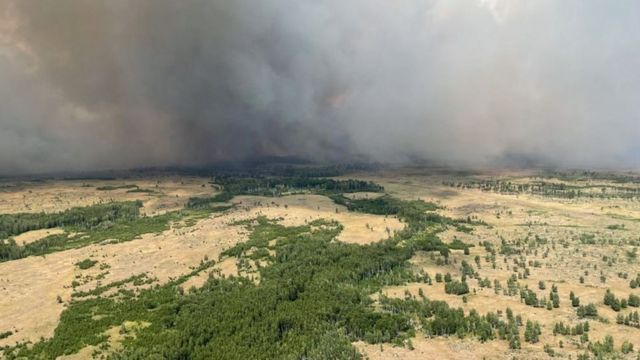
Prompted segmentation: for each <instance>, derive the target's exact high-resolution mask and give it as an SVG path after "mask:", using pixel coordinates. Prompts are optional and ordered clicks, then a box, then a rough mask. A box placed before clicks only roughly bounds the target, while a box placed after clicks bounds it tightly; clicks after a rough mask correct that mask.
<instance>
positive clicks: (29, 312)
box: [0, 169, 640, 360]
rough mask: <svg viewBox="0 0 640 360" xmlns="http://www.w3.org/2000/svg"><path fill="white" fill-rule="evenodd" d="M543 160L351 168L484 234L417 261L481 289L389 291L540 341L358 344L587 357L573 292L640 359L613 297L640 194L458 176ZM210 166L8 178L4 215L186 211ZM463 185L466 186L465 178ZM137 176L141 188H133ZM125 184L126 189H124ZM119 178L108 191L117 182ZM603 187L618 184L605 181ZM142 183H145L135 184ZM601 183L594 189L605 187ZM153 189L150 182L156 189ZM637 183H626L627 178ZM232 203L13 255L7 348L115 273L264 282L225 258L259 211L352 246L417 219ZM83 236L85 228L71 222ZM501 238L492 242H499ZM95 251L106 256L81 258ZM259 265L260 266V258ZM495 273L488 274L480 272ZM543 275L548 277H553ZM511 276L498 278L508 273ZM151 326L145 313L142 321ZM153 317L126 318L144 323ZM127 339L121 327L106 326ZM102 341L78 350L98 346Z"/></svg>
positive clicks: (624, 282)
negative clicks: (159, 174)
mask: <svg viewBox="0 0 640 360" xmlns="http://www.w3.org/2000/svg"><path fill="white" fill-rule="evenodd" d="M536 176H537V175H536V173H534V172H524V171H518V172H515V171H513V172H509V171H501V172H495V171H493V172H489V171H487V172H483V173H477V174H476V173H474V174H455V173H448V172H442V171H433V170H425V169H400V170H394V171H390V170H389V171H387V170H385V171H380V172H367V173H358V174H350V175H349V176H345V177H344V178H345V179H346V178H357V179H362V180H370V181H373V182H375V183H377V184H380V185H382V186H384V188H385V192H386V193H388V194H389V195H391V196H394V197H397V198H399V199H404V200H417V199H420V200H424V201H427V202H433V203H436V204H438V205H439V206H440V207H441V209H440V210H438V213H439V214H441V215H445V216H448V217H451V218H454V219H458V218H462V219H466V218H469V219H473V220H474V221H476V222H477V223H478V224H481V225H474V226H473V227H472V229H468V230H467V229H456V228H454V227H449V228H448V229H447V230H446V231H443V232H441V233H439V234H438V236H439V237H440V238H441V239H442V240H443V241H444V242H445V243H451V242H452V241H454V240H461V241H463V242H464V243H466V244H471V245H473V246H472V247H470V248H469V251H468V253H467V254H465V253H464V252H463V250H453V251H452V254H451V256H449V257H448V258H447V259H446V261H444V260H443V257H442V256H441V255H439V254H437V253H433V252H432V253H428V252H418V253H416V254H415V255H414V256H413V257H412V258H411V260H410V263H411V268H412V269H413V270H414V271H415V272H416V273H419V272H422V273H426V274H429V275H430V277H431V278H435V277H436V274H440V275H445V274H450V275H451V276H452V277H453V278H454V279H459V278H460V277H461V276H462V275H463V274H462V271H463V269H462V266H461V265H462V264H463V262H465V263H468V264H471V266H472V268H473V269H474V271H475V272H476V274H475V276H468V277H467V283H468V285H469V288H470V292H469V293H468V294H467V295H465V296H464V297H463V296H458V295H453V294H447V293H446V292H445V283H444V282H438V281H433V282H432V283H431V284H427V283H422V282H420V283H417V282H416V283H408V284H406V285H402V286H388V287H385V288H383V290H382V291H381V292H380V293H379V294H374V295H372V298H373V299H374V300H376V301H377V300H378V299H379V297H380V296H381V295H384V296H387V297H391V298H400V299H402V298H411V297H413V298H419V297H420V296H426V297H427V298H428V299H430V300H443V301H446V302H447V303H449V304H450V305H451V306H453V307H461V308H462V309H464V311H465V313H469V312H470V311H472V310H475V311H477V312H478V313H479V314H486V313H488V312H493V313H498V314H501V315H500V316H501V317H504V313H505V312H506V311H507V309H511V310H512V311H513V313H514V314H516V315H520V316H521V317H522V319H523V321H524V322H526V321H527V320H530V321H535V322H537V323H539V325H540V327H541V334H540V336H539V341H537V342H534V343H529V342H526V341H524V340H522V343H521V348H520V349H511V348H510V346H509V343H508V342H506V341H503V340H492V341H488V342H485V343H481V342H480V341H478V340H477V339H474V338H473V337H470V336H468V337H465V338H458V337H456V336H450V337H436V338H430V337H428V336H426V335H425V334H423V333H421V332H420V331H419V330H418V331H417V333H416V336H415V337H414V338H412V339H411V346H404V347H399V346H394V345H392V344H367V343H365V342H362V341H359V342H356V343H354V346H355V347H356V348H357V349H358V350H359V351H360V352H361V353H362V354H364V355H365V357H367V358H369V359H372V360H374V359H484V358H486V359H512V358H517V359H542V358H548V357H550V353H551V352H553V353H554V355H555V357H557V358H573V359H576V358H577V357H578V356H579V355H580V354H583V353H585V351H586V350H587V348H588V344H587V343H586V342H585V341H581V339H580V336H579V335H561V334H558V335H554V326H555V325H556V324H557V323H559V322H563V323H564V324H565V325H570V326H575V325H577V324H581V323H583V322H584V321H585V319H580V318H579V317H578V315H577V311H576V309H577V308H576V307H574V306H572V302H571V300H570V299H569V296H570V293H571V292H573V293H574V295H575V296H576V297H578V298H579V299H580V300H579V301H580V305H587V304H594V305H595V307H596V308H597V313H598V315H597V316H596V317H592V318H589V319H587V320H588V321H589V324H590V330H589V332H588V340H589V341H590V342H596V341H601V340H602V339H604V338H605V336H608V335H610V336H612V337H613V339H614V346H615V350H616V352H617V355H616V356H620V357H626V358H635V357H636V355H637V352H635V351H637V350H638V349H640V329H638V328H636V327H634V326H630V325H625V324H619V323H618V322H619V320H618V317H619V314H623V316H625V315H627V314H629V313H631V312H633V311H636V310H638V308H634V307H632V306H625V307H624V308H622V309H619V311H614V310H613V309H612V308H611V307H610V306H608V305H605V304H604V303H603V298H604V295H605V292H606V291H607V289H610V291H611V292H612V293H613V294H614V295H615V296H616V297H617V298H618V299H627V298H628V297H629V295H630V294H633V295H640V288H631V287H630V281H631V280H632V279H635V278H636V276H637V275H638V274H639V273H640V262H639V260H638V258H637V255H636V251H637V247H638V246H640V201H639V200H638V198H623V197H618V196H616V195H615V194H616V193H611V196H609V197H607V196H597V197H590V196H577V197H573V198H569V197H562V196H552V195H545V194H535V193H527V192H521V193H512V192H506V191H499V190H486V189H485V190H482V189H479V188H477V187H474V186H463V185H456V184H464V183H465V182H468V183H470V181H471V180H473V181H483V180H491V179H501V180H503V181H509V182H511V183H513V184H528V183H531V182H533V181H537V180H539V179H538V178H537V177H536ZM209 181H210V179H207V178H195V177H193V178H178V177H163V178H153V179H133V180H131V179H127V180H110V181H103V180H83V181H76V180H74V181H62V180H56V181H44V182H33V183H29V182H20V183H5V184H3V186H2V188H0V214H15V213H23V212H31V213H37V212H58V211H62V210H65V209H69V208H72V207H81V206H88V205H92V204H96V203H107V202H112V201H124V200H141V201H142V202H143V207H142V212H143V214H146V215H147V216H157V215H160V214H163V213H166V212H168V211H173V210H177V209H181V208H183V207H184V205H185V203H186V201H187V200H188V199H189V198H190V197H199V196H205V195H211V194H212V193H214V192H215V191H216V190H215V189H213V188H212V186H211V184H209V183H208V182H209ZM545 181H547V182H550V183H555V184H565V185H570V186H585V185H586V184H587V183H586V182H585V181H583V180H572V179H564V178H563V179H560V178H553V177H550V178H545ZM452 184H453V186H452ZM133 185H135V186H136V187H133ZM125 186H126V187H125ZM616 187H624V188H626V189H637V188H639V187H640V184H638V183H633V182H627V183H619V182H612V181H611V180H606V179H604V180H590V181H589V182H588V187H585V189H586V190H585V192H584V193H583V195H587V194H590V193H594V194H599V195H602V194H609V193H608V192H607V191H614V190H610V189H615V188H616ZM105 188H107V189H108V190H105ZM602 188H607V189H605V190H602ZM132 189H142V190H144V191H131V190H132ZM594 189H595V190H594ZM146 190H148V191H146ZM621 191H626V190H621ZM379 196H380V194H379V193H365V192H363V193H353V194H348V195H347V197H349V198H351V199H375V198H377V197H379ZM229 204H230V205H233V207H232V208H230V209H229V210H226V211H224V212H219V213H213V214H211V215H209V216H207V217H204V218H198V219H197V220H196V221H194V222H177V223H172V224H171V226H170V228H169V229H168V230H166V231H162V232H159V233H148V234H143V235H142V236H139V237H138V238H136V239H134V240H131V241H127V242H121V243H108V242H107V243H100V244H91V245H88V246H84V247H79V248H75V249H69V250H65V251H58V252H53V253H50V254H46V255H43V256H29V257H26V258H23V259H19V260H12V261H6V262H2V263H0V333H2V332H4V331H11V333H12V334H11V335H10V336H8V337H6V338H4V339H1V340H0V346H4V345H14V344H16V343H18V342H24V341H32V342H37V341H38V340H39V339H40V338H41V337H44V338H49V337H51V336H53V334H54V330H55V329H56V326H57V324H58V322H59V319H60V314H61V313H62V311H63V310H64V309H65V308H66V307H67V306H68V304H69V302H70V301H72V300H73V299H74V296H75V295H74V294H78V293H82V292H86V291H91V290H92V289H96V288H98V287H100V286H105V285H108V284H112V283H115V282H123V281H124V282H126V280H127V279H129V278H131V277H132V276H137V275H141V274H145V276H146V279H148V281H146V282H145V283H144V284H139V285H133V284H131V283H127V284H125V286H124V288H129V289H135V288H145V287H147V288H148V287H149V286H153V285H155V284H164V283H166V282H167V281H169V280H171V279H175V278H177V277H180V276H181V275H184V274H187V273H189V272H190V271H192V270H193V269H194V268H196V267H197V266H198V264H200V263H201V262H202V261H203V260H206V259H215V260H216V261H219V262H218V263H217V264H215V266H213V267H212V268H210V269H207V270H206V271H203V272H200V273H199V274H196V275H194V276H193V277H191V278H190V279H189V280H187V281H186V282H185V283H184V284H183V287H184V288H185V289H189V288H191V287H196V288H198V287H201V286H202V285H203V284H204V283H205V281H206V280H207V279H208V278H209V277H211V276H213V277H215V276H221V277H229V276H238V275H241V276H252V277H253V278H254V279H255V281H256V282H259V281H260V280H259V275H258V271H257V270H256V269H255V266H254V267H253V268H252V269H251V270H247V269H244V270H240V269H239V267H238V264H237V262H238V259H236V258H234V257H226V258H221V257H220V255H221V253H222V252H223V251H224V250H225V249H229V248H230V247H232V246H234V245H236V244H238V243H242V242H244V241H247V239H248V236H249V233H248V231H247V229H246V228H245V227H243V226H241V225H239V222H240V221H242V220H251V219H255V218H257V217H260V216H264V217H266V218H269V219H276V220H277V221H278V223H280V224H282V225H285V226H297V225H304V224H308V223H311V222H312V221H314V220H317V219H327V220H335V221H337V222H339V223H340V224H342V225H343V227H344V229H343V231H342V232H341V233H340V234H339V236H338V240H339V241H342V242H345V243H351V244H371V243H375V242H378V241H381V240H383V239H386V238H388V237H390V236H393V234H394V233H396V232H398V231H400V230H402V229H403V228H404V226H405V224H404V223H402V222H401V221H399V220H398V219H397V218H396V217H395V216H384V215H372V214H365V213H358V212H351V211H348V210H347V208H345V207H344V206H342V205H336V204H335V203H334V202H333V201H332V200H331V199H329V198H328V197H326V196H322V195H314V194H294V195H289V196H281V197H265V196H247V195H242V196H236V197H234V198H233V199H232V200H231V201H230V203H229ZM64 232H65V231H64V230H63V229H60V228H51V229H43V230H35V231H29V232H26V233H23V234H21V235H19V236H16V237H15V240H16V243H18V244H28V243H30V242H34V241H37V240H39V239H42V238H43V237H46V236H49V235H54V234H63V233H64ZM72 235H74V236H82V234H72ZM491 250H493V252H492V251H491ZM85 259H91V260H93V261H96V263H95V266H91V267H90V268H87V269H81V268H80V267H79V266H78V263H79V262H81V261H82V260H85ZM254 265H255V264H254ZM514 277H515V279H516V281H517V283H518V284H519V286H520V287H522V288H523V287H524V286H526V287H528V289H530V290H531V291H533V292H534V293H535V294H536V295H537V298H538V299H539V300H541V299H545V300H550V296H551V295H550V291H551V289H552V286H555V287H557V294H558V296H559V300H560V301H559V306H558V307H551V309H548V307H547V306H546V305H547V302H546V301H542V302H541V306H540V307H534V306H531V305H526V304H525V302H524V301H523V299H522V298H521V296H519V294H518V293H515V294H507V293H506V289H507V283H508V281H509V279H511V278H514ZM483 279H487V280H488V283H489V286H487V285H486V284H484V285H483V284H481V283H480V280H483ZM542 283H544V289H541V287H542V286H541V284H542ZM496 284H499V286H500V288H499V289H496V288H495V285H496ZM143 325H144V324H143ZM143 325H140V324H135V323H134V324H129V325H126V324H125V325H123V326H130V327H134V328H135V327H140V326H143ZM107 335H108V337H109V339H110V340H109V341H111V342H112V343H113V344H115V345H114V346H112V348H113V349H117V348H118V346H119V345H117V344H118V343H119V342H121V340H120V338H119V336H120V335H119V333H118V332H117V331H116V330H114V331H112V332H110V333H109V334H107ZM625 341H626V342H629V343H631V344H633V348H634V351H631V352H630V353H628V354H623V353H622V352H620V347H621V345H622V344H623V343H624V342H625ZM92 349H93V348H91V347H87V348H85V349H83V350H82V351H81V352H79V353H77V354H75V355H73V356H70V357H66V358H68V359H72V358H73V359H80V358H91V357H92V355H91V354H92Z"/></svg>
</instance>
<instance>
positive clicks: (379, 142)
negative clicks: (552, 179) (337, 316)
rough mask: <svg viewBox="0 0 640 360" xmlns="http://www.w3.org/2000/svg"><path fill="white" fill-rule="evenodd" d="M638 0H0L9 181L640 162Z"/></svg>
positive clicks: (1, 107)
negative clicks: (162, 171)
mask: <svg viewBox="0 0 640 360" xmlns="http://www.w3.org/2000/svg"><path fill="white" fill-rule="evenodd" d="M638 69H640V2H637V1H633V0H620V1H615V2H613V1H596V0H593V1H591V0H587V1H585V0H565V1H556V0H553V1H552V0H540V1H520V0H480V1H449V0H432V1H425V0H349V1H344V0H324V1H316V0H297V1H287V0H228V1H227V0H224V1H219V0H209V1H205V0H184V1H173V0H140V1H124V0H110V1H95V0H56V1H41V0H0V174H17V173H29V172H43V171H54V170H91V169H104V168H126V167H137V166H155V165H193V164H207V163H210V162H214V161H219V160H235V159H247V158H256V157H262V156H298V157H304V158H310V159H315V160H326V161H348V160H350V159H368V160H373V161H390V162H402V161H407V159H413V158H416V157H419V158H424V159H431V160H435V161H439V162H444V163H449V164H453V165H492V164H501V163H505V162H508V161H509V160H511V159H520V158H523V159H533V160H535V161H540V162H543V163H549V164H554V165H560V166H606V167H633V166H637V165H639V164H640V160H639V159H640V146H639V145H638V139H639V137H640V101H638V99H640V71H639V70H638Z"/></svg>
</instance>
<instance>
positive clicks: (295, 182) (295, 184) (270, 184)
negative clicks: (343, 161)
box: [187, 176, 384, 209]
mask: <svg viewBox="0 0 640 360" xmlns="http://www.w3.org/2000/svg"><path fill="white" fill-rule="evenodd" d="M214 182H215V184H217V185H220V186H221V187H222V192H221V193H219V194H217V195H214V196H212V197H205V198H202V197H197V198H191V199H189V201H188V202H187V208H192V209H201V208H206V207H209V206H211V204H214V203H220V202H226V201H229V200H231V199H233V197H234V196H237V195H258V196H281V195H283V194H292V193H298V192H311V193H314V194H321V195H330V194H341V193H350V192H360V191H368V192H382V191H383V190H384V188H383V187H382V186H380V185H378V184H375V183H373V182H370V181H362V180H352V179H349V180H334V179H328V178H316V177H302V176H301V177H279V176H272V177H262V176H253V177H234V176H222V177H218V178H216V179H215V181H214Z"/></svg>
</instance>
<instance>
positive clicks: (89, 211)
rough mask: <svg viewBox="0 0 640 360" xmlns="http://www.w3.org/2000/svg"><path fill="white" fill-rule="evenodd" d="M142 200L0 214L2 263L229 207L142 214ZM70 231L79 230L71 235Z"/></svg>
mask: <svg viewBox="0 0 640 360" xmlns="http://www.w3.org/2000/svg"><path fill="white" fill-rule="evenodd" d="M141 207H142V202H140V201H135V202H115V203H108V204H98V205H92V206H87V207H78V208H73V209H69V210H66V211H63V212H60V213H54V214H45V213H38V214H30V213H22V214H3V215H0V262H2V261H9V260H17V259H22V258H25V257H27V256H32V255H45V254H49V253H52V252H56V251H62V250H67V249H73V248H79V247H82V246H86V245H90V244H95V243H100V242H103V241H110V242H123V241H129V240H133V239H135V238H137V237H138V236H140V235H143V234H147V233H157V232H162V231H165V230H168V229H169V226H170V224H171V223H172V222H177V221H180V220H185V221H189V219H192V218H198V217H202V216H203V213H204V215H206V214H209V213H210V212H212V211H219V210H224V209H226V208H209V209H200V210H192V209H185V210H180V211H174V212H168V213H166V214H163V215H158V216H153V217H147V216H141V214H140V208H141ZM54 227H61V228H63V229H64V230H65V231H66V233H65V234H56V235H50V236H47V237H45V238H42V239H39V240H37V241H34V242H31V243H28V244H25V245H19V244H17V243H16V241H15V240H14V239H13V238H4V239H3V238H2V237H1V235H4V237H6V236H14V235H18V234H21V233H24V232H27V231H31V230H38V229H48V228H54ZM69 233H75V235H74V236H70V235H69Z"/></svg>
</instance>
